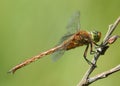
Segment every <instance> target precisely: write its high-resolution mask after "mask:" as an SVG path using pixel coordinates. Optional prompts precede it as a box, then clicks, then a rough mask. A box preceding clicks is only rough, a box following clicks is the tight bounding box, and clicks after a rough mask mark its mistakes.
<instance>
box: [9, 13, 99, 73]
mask: <svg viewBox="0 0 120 86" xmlns="http://www.w3.org/2000/svg"><path fill="white" fill-rule="evenodd" d="M66 28H67V33H66V34H65V35H64V36H63V37H62V38H61V39H60V41H59V43H58V45H57V46H55V47H53V48H51V49H49V50H47V51H44V52H42V53H40V54H38V55H36V56H33V57H31V58H29V59H27V60H25V61H23V62H22V63H20V64H18V65H16V66H14V67H13V68H12V69H10V70H9V73H15V71H16V70H18V69H20V68H22V67H24V66H26V65H28V64H30V63H32V62H34V61H36V60H38V59H40V58H42V57H44V56H46V55H49V54H52V55H53V59H54V60H55V61H56V60H57V59H59V58H60V57H61V56H62V55H63V54H64V52H65V51H68V50H71V49H74V48H76V47H79V46H83V45H86V49H85V51H84V54H83V57H84V59H85V60H86V61H87V63H88V64H90V63H91V61H89V60H88V59H87V52H88V49H89V48H90V54H92V53H94V51H93V46H98V44H97V42H99V40H100V38H101V32H99V31H91V32H89V31H86V30H81V29H80V12H79V11H77V12H75V13H74V14H73V15H72V17H71V18H70V20H69V22H68V25H67V27H66Z"/></svg>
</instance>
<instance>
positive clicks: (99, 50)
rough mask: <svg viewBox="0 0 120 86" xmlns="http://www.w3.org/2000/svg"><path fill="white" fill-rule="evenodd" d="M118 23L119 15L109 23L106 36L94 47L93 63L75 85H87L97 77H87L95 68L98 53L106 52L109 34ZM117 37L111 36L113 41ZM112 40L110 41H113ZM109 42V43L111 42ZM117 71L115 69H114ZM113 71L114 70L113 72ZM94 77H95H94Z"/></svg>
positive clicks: (119, 20)
mask: <svg viewBox="0 0 120 86" xmlns="http://www.w3.org/2000/svg"><path fill="white" fill-rule="evenodd" d="M119 23H120V17H119V18H118V19H117V20H116V21H115V22H114V24H111V25H110V26H109V28H108V32H107V33H106V36H105V38H104V40H103V42H102V43H101V45H100V46H99V47H98V48H97V49H96V53H95V55H94V58H93V59H92V61H91V62H92V63H93V65H90V67H89V68H88V70H87V71H86V73H85V75H84V76H83V78H82V80H81V81H80V82H79V83H78V85H77V86H88V85H89V84H90V83H92V82H95V81H96V80H97V79H94V80H90V79H91V78H89V76H90V74H91V73H92V72H93V71H94V70H95V68H96V63H97V60H98V59H99V57H100V55H104V53H105V52H106V50H107V49H108V48H109V46H108V44H109V39H110V37H111V34H112V33H113V31H114V30H115V29H116V27H117V25H118V24H119ZM116 39H117V37H113V39H112V40H113V42H115V40H116ZM113 42H112V43H113ZM112 43H111V44H112ZM116 72H117V71H116ZM113 73H114V72H113ZM94 78H95V77H94Z"/></svg>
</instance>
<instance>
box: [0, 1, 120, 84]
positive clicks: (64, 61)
mask: <svg viewBox="0 0 120 86" xmlns="http://www.w3.org/2000/svg"><path fill="white" fill-rule="evenodd" d="M78 10H80V12H81V16H80V21H81V28H82V29H85V30H88V31H91V30H99V31H101V32H102V38H103V37H104V35H105V33H106V31H107V29H108V25H109V24H111V23H113V22H114V21H115V20H116V19H117V18H118V17H119V16H120V0H109V1H108V0H74V1H73V0H1V1H0V39H1V41H0V86H76V85H77V84H78V82H79V81H80V80H81V78H82V76H83V74H84V73H85V71H86V70H87V68H88V64H87V63H86V62H85V60H84V59H83V57H82V55H83V52H84V49H85V46H84V47H79V48H76V49H73V50H70V51H68V52H66V53H65V55H64V56H63V57H62V58H61V59H60V60H58V61H57V62H52V61H51V58H50V57H51V56H46V57H45V58H42V59H41V60H39V61H36V62H34V63H32V64H30V65H28V66H26V67H24V68H22V69H20V70H18V71H17V72H16V73H15V74H14V75H11V74H8V73H7V71H8V70H9V69H10V68H11V67H13V66H15V65H16V64H18V63H20V62H21V61H23V60H25V59H27V58H29V57H31V56H34V55H36V54H38V53H40V52H42V51H45V50H47V49H50V48H52V47H54V45H56V44H57V42H58V41H59V39H60V38H61V36H63V35H64V34H65V33H66V29H65V27H66V26H67V24H68V20H69V19H70V17H71V15H72V14H73V13H74V12H75V11H78ZM114 34H120V25H119V26H118V27H117V29H116V31H115V32H114ZM119 51H120V40H118V41H117V42H116V43H114V44H113V45H111V47H110V48H109V49H108V51H107V52H106V54H105V55H104V56H101V58H100V59H99V61H98V63H97V66H98V67H97V69H96V70H95V71H94V72H93V74H92V75H93V76H94V75H96V74H98V73H101V72H103V71H105V70H108V69H110V68H112V67H114V66H116V65H117V64H119V63H120V54H119ZM88 57H89V59H91V58H92V56H90V55H88ZM119 85H120V72H118V73H115V74H113V75H111V76H110V77H108V78H106V79H103V80H99V81H97V82H95V83H93V84H92V85H91V86H119Z"/></svg>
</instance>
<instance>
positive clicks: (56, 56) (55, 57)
mask: <svg viewBox="0 0 120 86" xmlns="http://www.w3.org/2000/svg"><path fill="white" fill-rule="evenodd" d="M64 52H65V50H64V49H59V50H58V51H56V52H54V53H53V54H52V60H53V61H57V60H58V59H59V58H60V57H62V56H63V54H64Z"/></svg>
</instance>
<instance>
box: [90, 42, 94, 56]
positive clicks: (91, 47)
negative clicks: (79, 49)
mask: <svg viewBox="0 0 120 86" xmlns="http://www.w3.org/2000/svg"><path fill="white" fill-rule="evenodd" d="M90 54H95V51H93V43H90Z"/></svg>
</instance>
